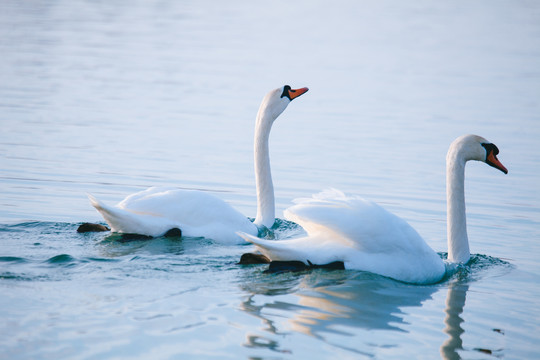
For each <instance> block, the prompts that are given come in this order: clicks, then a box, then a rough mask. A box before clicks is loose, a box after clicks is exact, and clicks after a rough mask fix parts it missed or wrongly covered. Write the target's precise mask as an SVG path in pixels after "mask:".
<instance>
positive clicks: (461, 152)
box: [447, 135, 508, 174]
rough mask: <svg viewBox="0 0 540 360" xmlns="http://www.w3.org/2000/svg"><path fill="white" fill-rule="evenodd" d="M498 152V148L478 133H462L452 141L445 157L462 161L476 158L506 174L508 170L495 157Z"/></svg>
mask: <svg viewBox="0 0 540 360" xmlns="http://www.w3.org/2000/svg"><path fill="white" fill-rule="evenodd" d="M498 154H499V148H498V147H497V146H496V145H495V144H493V143H491V142H489V141H488V140H486V139H484V138H483V137H481V136H478V135H463V136H460V137H458V138H457V139H456V140H454V142H452V144H451V145H450V149H449V150H448V155H447V159H448V160H450V159H452V158H454V159H455V158H462V159H463V160H464V161H469V160H478V161H482V162H485V163H486V164H488V165H489V166H492V167H494V168H495V169H499V170H501V171H502V172H503V173H505V174H508V170H507V169H506V168H505V167H504V165H503V164H502V163H501V162H500V161H499V159H497V155H498Z"/></svg>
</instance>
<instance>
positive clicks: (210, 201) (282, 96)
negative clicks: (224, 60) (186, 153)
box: [89, 85, 308, 243]
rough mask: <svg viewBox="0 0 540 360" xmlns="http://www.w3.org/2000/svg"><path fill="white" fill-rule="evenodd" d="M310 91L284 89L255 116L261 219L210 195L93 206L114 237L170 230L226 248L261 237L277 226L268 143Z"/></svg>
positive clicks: (160, 193)
mask: <svg viewBox="0 0 540 360" xmlns="http://www.w3.org/2000/svg"><path fill="white" fill-rule="evenodd" d="M307 90H308V89H307V88H302V89H297V90H293V89H291V87H290V86H288V85H287V86H284V87H281V88H278V89H275V90H273V91H271V92H269V93H268V94H267V95H266V96H265V97H264V99H263V101H262V103H261V106H260V108H259V112H258V113H257V119H256V125H255V144H254V150H255V151H254V152H255V181H256V188H257V217H256V219H255V222H254V223H252V222H251V221H249V220H248V219H247V218H246V217H245V216H244V215H242V214H241V213H240V212H238V211H237V210H235V209H234V208H233V207H232V206H230V205H229V204H228V203H226V202H225V201H223V200H221V199H220V198H218V197H216V196H213V195H211V194H209V193H207V192H203V191H196V190H182V189H171V188H150V189H147V190H145V191H141V192H138V193H135V194H132V195H130V196H128V197H127V198H125V199H124V200H123V201H122V202H120V203H119V204H118V205H116V206H107V205H105V204H103V203H102V202H100V201H98V200H97V199H96V198H94V197H93V196H89V198H90V202H91V204H92V205H93V206H94V207H95V208H96V209H97V210H98V211H99V212H100V213H101V215H102V216H103V218H104V219H105V221H106V222H107V223H108V224H109V226H110V227H111V230H112V231H113V232H119V233H133V234H141V235H148V236H161V235H163V234H165V233H166V232H167V231H168V230H170V229H172V228H179V229H181V230H182V234H183V235H184V236H193V237H206V238H211V239H213V240H216V241H219V242H223V243H240V242H243V240H242V239H241V238H240V237H239V236H238V235H237V234H236V232H238V231H242V232H245V233H247V234H251V235H257V234H258V228H259V227H267V228H270V227H272V225H273V224H274V220H275V218H274V213H275V210H274V208H275V204H274V188H273V185H272V175H271V171H270V155H269V149H268V140H269V136H270V130H271V128H272V124H273V122H274V120H276V119H277V117H278V116H279V115H280V114H281V113H282V112H283V111H284V110H285V109H286V108H287V106H288V105H289V103H290V102H291V101H292V100H293V99H294V98H296V97H298V96H300V95H302V94H304V93H305V92H306V91H307Z"/></svg>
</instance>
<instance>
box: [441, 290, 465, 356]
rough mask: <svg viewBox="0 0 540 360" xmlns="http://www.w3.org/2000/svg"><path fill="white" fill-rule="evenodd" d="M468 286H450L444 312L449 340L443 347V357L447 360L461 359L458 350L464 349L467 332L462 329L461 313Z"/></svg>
mask: <svg viewBox="0 0 540 360" xmlns="http://www.w3.org/2000/svg"><path fill="white" fill-rule="evenodd" d="M467 290H469V286H468V285H460V284H456V283H453V284H450V287H449V288H448V295H447V296H446V308H445V309H444V312H445V313H446V317H445V319H444V324H445V325H446V327H445V328H444V330H443V331H444V333H445V334H448V340H446V341H445V342H444V343H443V344H442V345H441V349H440V350H441V357H442V358H443V359H445V360H456V359H461V357H460V356H459V354H458V350H462V349H463V340H462V339H461V335H462V334H463V332H464V331H465V330H463V328H462V327H461V323H462V322H463V319H462V318H461V313H463V308H464V307H465V298H466V296H467Z"/></svg>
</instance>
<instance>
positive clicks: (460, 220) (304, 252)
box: [241, 135, 507, 283]
mask: <svg viewBox="0 0 540 360" xmlns="http://www.w3.org/2000/svg"><path fill="white" fill-rule="evenodd" d="M497 153H498V149H497V147H496V146H495V145H493V144H491V143H489V142H488V141H487V140H485V139H483V138H481V137H479V136H475V135H465V136H462V137H460V138H458V139H456V140H455V141H454V142H453V143H452V144H451V146H450V149H449V151H448V155H447V169H448V170H447V171H448V175H447V176H448V181H447V199H448V259H449V261H451V262H463V263H464V262H467V261H468V260H469V257H470V254H469V246H468V240H467V230H466V225H465V196H464V169H465V162H466V161H468V160H480V161H484V162H486V163H488V164H489V165H491V166H494V167H496V168H498V169H499V170H501V171H503V172H505V173H507V170H506V168H505V167H504V166H503V165H502V164H501V163H500V162H499V161H498V160H497V158H496V155H497ZM285 217H286V218H287V219H288V220H290V221H294V222H297V223H298V224H299V225H301V226H302V227H303V228H304V229H305V230H306V232H307V236H305V237H300V238H296V239H291V240H283V241H269V240H263V239H259V238H257V237H255V236H251V235H247V234H241V235H242V236H243V237H244V238H245V239H246V240H247V241H250V242H252V243H253V244H255V245H256V246H257V248H258V249H259V250H260V251H261V252H262V253H263V254H264V255H266V256H267V257H268V258H270V259H271V260H272V261H293V260H296V261H302V262H304V263H305V264H309V263H312V264H326V263H330V262H334V261H342V262H343V263H344V265H345V268H346V269H357V270H363V271H369V272H373V273H377V274H380V275H383V276H387V277H391V278H394V279H396V280H400V281H405V282H411V283H434V282H437V281H439V280H441V279H442V277H443V276H444V275H445V271H446V270H445V265H444V262H443V261H442V259H441V258H440V257H439V256H438V255H437V253H436V252H435V251H434V250H433V249H431V248H430V247H429V246H428V245H427V244H426V242H425V241H424V240H423V239H422V237H421V236H420V235H419V234H418V233H417V232H416V231H415V230H414V229H413V228H412V227H411V226H410V225H409V224H408V223H407V222H406V221H405V220H403V219H401V218H399V217H397V216H396V215H393V214H391V213H390V212H388V211H386V210H385V209H383V208H382V207H380V206H378V205H377V204H375V203H373V202H371V201H367V200H364V199H361V198H359V197H348V196H345V195H344V194H343V193H342V192H339V191H337V190H330V191H326V192H323V193H321V194H318V195H315V196H313V197H312V198H309V199H300V200H298V201H297V205H294V206H292V207H290V208H289V209H287V210H285Z"/></svg>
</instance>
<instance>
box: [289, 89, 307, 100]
mask: <svg viewBox="0 0 540 360" xmlns="http://www.w3.org/2000/svg"><path fill="white" fill-rule="evenodd" d="M308 90H309V89H308V88H307V87H303V88H301V89H290V90H289V98H290V99H291V101H292V100H294V99H295V98H297V97H299V96H300V95H302V94H305V93H306V92H307V91H308Z"/></svg>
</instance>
